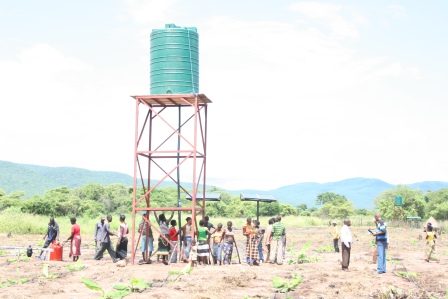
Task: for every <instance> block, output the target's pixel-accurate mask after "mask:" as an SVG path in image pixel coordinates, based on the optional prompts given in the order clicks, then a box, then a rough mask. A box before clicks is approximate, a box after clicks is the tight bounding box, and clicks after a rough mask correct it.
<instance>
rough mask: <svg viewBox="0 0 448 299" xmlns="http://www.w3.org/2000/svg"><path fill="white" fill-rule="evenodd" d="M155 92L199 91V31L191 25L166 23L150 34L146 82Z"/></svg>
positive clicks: (179, 92) (189, 92) (151, 90)
mask: <svg viewBox="0 0 448 299" xmlns="http://www.w3.org/2000/svg"><path fill="white" fill-rule="evenodd" d="M149 90H150V91H149V92H150V94H152V95H156V94H191V93H195V94H197V93H199V35H198V32H197V29H196V28H194V27H179V26H176V25H174V24H166V25H165V28H164V29H153V30H152V32H151V36H150V86H149Z"/></svg>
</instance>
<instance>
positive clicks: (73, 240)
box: [36, 217, 81, 262]
mask: <svg viewBox="0 0 448 299" xmlns="http://www.w3.org/2000/svg"><path fill="white" fill-rule="evenodd" d="M70 223H71V224H72V226H71V230H70V236H69V237H68V238H67V240H66V241H65V242H64V244H65V243H67V242H68V241H70V253H69V257H72V258H73V261H74V262H76V261H77V260H78V259H79V256H80V255H81V228H80V227H79V225H78V224H77V223H76V218H75V217H72V218H70ZM60 235H61V233H60V231H59V225H58V223H57V222H56V221H55V220H54V218H53V217H51V218H50V222H48V228H47V233H46V234H45V235H44V237H43V239H44V245H43V246H42V248H43V249H46V248H48V247H49V246H50V244H52V243H54V242H58V241H59V237H60ZM43 252H44V250H42V251H41V252H40V254H39V255H37V256H36V257H37V258H42V254H43ZM47 258H49V257H47Z"/></svg>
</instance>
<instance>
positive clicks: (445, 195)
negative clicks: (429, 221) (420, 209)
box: [425, 188, 448, 219]
mask: <svg viewBox="0 0 448 299" xmlns="http://www.w3.org/2000/svg"><path fill="white" fill-rule="evenodd" d="M425 201H426V202H427V204H426V206H425V213H426V215H428V216H432V217H434V218H435V219H448V188H444V189H440V190H438V191H435V192H431V191H428V192H427V193H426V195H425Z"/></svg>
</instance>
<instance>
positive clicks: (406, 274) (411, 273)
mask: <svg viewBox="0 0 448 299" xmlns="http://www.w3.org/2000/svg"><path fill="white" fill-rule="evenodd" d="M397 274H399V275H401V276H403V277H406V278H408V277H417V276H419V274H418V273H417V272H405V271H397Z"/></svg>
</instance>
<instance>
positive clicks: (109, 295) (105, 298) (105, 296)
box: [82, 277, 131, 299]
mask: <svg viewBox="0 0 448 299" xmlns="http://www.w3.org/2000/svg"><path fill="white" fill-rule="evenodd" d="M82 282H83V283H84V285H85V286H86V287H88V288H89V289H91V290H94V291H101V298H102V299H113V298H123V297H125V296H127V295H129V294H130V293H131V291H130V290H128V289H125V290H120V291H118V290H114V291H112V292H109V291H108V292H105V291H104V290H103V288H102V287H100V286H99V285H97V284H96V283H95V282H93V281H91V280H89V279H87V278H85V277H83V278H82Z"/></svg>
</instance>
